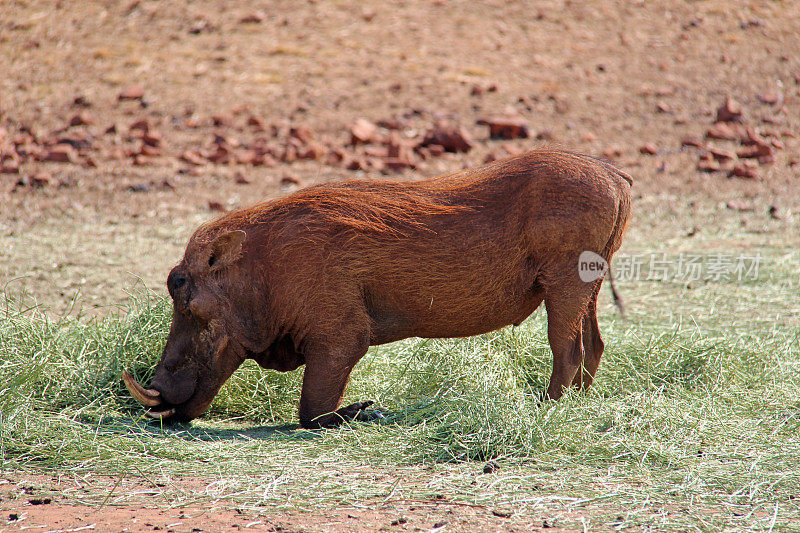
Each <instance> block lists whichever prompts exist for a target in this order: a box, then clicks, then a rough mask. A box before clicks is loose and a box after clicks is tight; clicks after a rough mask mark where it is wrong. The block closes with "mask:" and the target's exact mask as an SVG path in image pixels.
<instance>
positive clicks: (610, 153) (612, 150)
mask: <svg viewBox="0 0 800 533" xmlns="http://www.w3.org/2000/svg"><path fill="white" fill-rule="evenodd" d="M621 155H622V150H620V149H619V147H617V146H609V147H608V148H606V149H605V150H603V157H605V158H606V159H615V158H617V157H619V156H621Z"/></svg>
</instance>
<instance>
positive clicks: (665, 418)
mask: <svg viewBox="0 0 800 533" xmlns="http://www.w3.org/2000/svg"><path fill="white" fill-rule="evenodd" d="M754 238H755V237H754ZM632 242H633V244H634V246H633V252H630V251H628V253H635V252H636V251H637V249H638V250H645V249H647V248H645V247H644V246H641V245H640V244H641V242H643V241H639V240H638V238H637V236H636V235H635V234H634V236H633V238H632ZM662 242H667V245H666V247H665V248H666V249H670V247H669V242H668V241H666V240H665V241H662ZM710 242H711V241H709V243H710ZM737 242H740V244H741V239H739V240H738V241H737ZM709 243H705V244H704V245H703V246H701V248H703V249H704V253H705V251H708V253H711V252H713V249H711V248H713V247H710V244H709ZM637 246H638V248H637ZM742 246H743V247H744V249H749V248H748V246H747V243H746V242H745V243H744V244H742ZM672 250H674V248H672ZM762 251H763V255H764V258H763V262H762V270H761V271H760V273H759V276H758V279H756V280H750V281H747V282H736V281H699V282H694V283H682V282H679V281H669V282H656V281H647V280H643V279H640V280H635V281H630V282H626V283H621V284H620V285H621V287H620V288H621V289H622V290H623V292H624V294H625V295H626V297H627V301H628V318H627V319H625V320H623V319H620V318H619V317H618V315H617V314H616V313H615V311H614V310H613V308H612V307H611V305H610V303H608V301H607V300H608V298H607V296H608V295H607V294H605V292H604V293H603V301H602V302H601V304H602V305H601V307H602V309H601V315H602V319H601V330H602V331H603V334H604V338H605V340H606V343H607V350H606V354H605V356H604V360H603V364H602V365H601V368H600V372H599V375H598V378H599V379H598V381H597V382H596V383H595V386H594V387H593V388H592V389H591V390H590V391H588V392H587V393H570V394H568V395H567V396H565V397H564V398H563V399H562V401H560V402H558V403H540V402H538V401H537V399H536V398H537V396H538V394H539V392H540V391H541V390H542V389H544V387H545V386H546V383H547V379H548V377H549V365H550V359H551V355H550V350H549V347H548V345H547V342H546V333H545V315H544V311H543V310H540V311H538V312H537V313H536V314H535V315H534V316H533V317H532V318H531V319H529V320H528V321H527V322H526V323H525V324H523V325H522V326H521V327H519V328H506V329H503V330H500V331H498V332H494V333H492V334H488V335H483V336H479V337H474V338H469V339H460V340H418V339H417V340H408V341H404V342H400V343H395V344H392V345H388V346H385V347H378V348H373V349H372V350H370V352H369V354H368V355H367V356H366V357H365V358H364V360H362V361H361V363H359V365H358V367H357V369H356V371H355V372H354V375H353V378H352V380H351V383H350V386H349V388H348V395H347V398H346V401H347V400H350V401H355V400H357V399H375V400H377V402H378V403H379V404H380V405H381V406H383V407H384V408H386V409H388V410H389V411H390V415H389V416H388V418H387V419H386V420H385V421H384V422H383V423H380V424H362V423H356V424H352V425H349V426H345V427H342V428H341V429H338V430H329V431H319V432H312V431H306V430H303V429H300V428H298V426H297V424H296V416H297V415H296V406H297V401H298V397H299V388H300V378H301V373H300V372H292V373H286V374H280V373H275V372H270V371H263V370H261V369H259V368H258V367H256V366H255V365H253V364H246V365H245V366H244V367H243V368H241V369H240V370H239V371H237V373H236V374H234V376H233V378H232V379H231V380H230V381H229V382H228V383H227V384H226V386H225V387H224V388H223V390H222V391H221V393H220V395H219V396H218V397H217V399H216V400H215V402H214V404H213V406H212V408H211V410H210V411H209V412H208V413H207V414H206V415H205V416H204V417H203V418H201V419H200V420H198V421H196V422H194V423H193V424H192V425H183V426H181V425H178V426H164V427H161V426H159V425H158V424H156V423H153V422H148V421H146V420H145V419H144V418H143V416H142V410H141V407H140V406H138V405H137V404H136V403H135V402H134V401H133V400H132V399H131V398H130V397H129V395H128V394H127V392H126V391H125V390H124V387H123V386H122V383H121V379H120V375H121V371H122V369H124V368H128V369H131V370H132V371H133V373H134V374H135V375H136V376H137V377H138V378H139V379H140V380H141V381H144V382H146V381H147V380H148V379H149V377H150V372H151V371H152V368H153V366H154V365H155V363H156V361H157V360H158V358H159V356H160V351H161V348H162V346H163V343H164V340H165V337H166V332H167V330H168V327H169V322H170V312H171V311H170V307H169V305H168V302H166V301H165V300H164V299H162V298H161V297H159V296H154V295H152V294H148V293H145V292H141V293H140V294H139V295H138V296H136V297H133V298H132V299H131V301H130V302H129V304H128V306H127V307H126V308H122V309H120V310H118V311H117V312H114V313H110V314H109V315H108V316H106V317H103V318H92V319H87V318H81V317H75V316H71V315H68V316H66V317H64V318H59V319H53V318H52V317H50V316H49V315H47V314H46V313H42V312H40V311H39V310H37V309H25V308H20V304H19V303H15V300H12V299H10V298H7V299H6V303H5V308H4V309H3V311H2V313H1V314H0V353H2V358H0V417H2V420H0V460H2V470H4V471H18V472H20V471H22V472H33V473H37V472H38V473H53V474H60V475H71V476H76V475H85V474H87V473H92V474H106V475H109V476H113V477H121V476H125V477H134V478H139V479H143V480H160V482H161V483H162V484H163V483H166V488H164V489H163V490H161V492H160V494H161V496H160V497H163V498H164V501H163V505H170V506H180V505H187V504H188V503H190V502H193V501H197V500H198V499H201V500H203V501H210V502H213V504H214V505H218V506H231V507H233V506H236V507H238V508H240V509H244V510H247V511H250V512H253V513H257V512H258V511H259V510H263V509H264V508H265V506H266V507H267V508H269V509H271V510H275V509H278V510H290V511H291V510H304V509H312V508H315V509H319V508H326V507H334V506H341V505H350V504H354V505H373V506H377V507H380V506H381V505H391V504H392V502H399V501H432V500H436V499H443V500H445V501H456V502H463V503H465V504H470V505H482V506H487V507H489V508H497V507H502V508H504V509H505V508H507V509H512V510H514V512H515V513H516V514H517V515H518V516H530V517H542V516H545V517H550V521H551V523H552V521H553V520H556V524H557V525H562V526H565V527H569V526H574V527H583V526H584V524H587V525H588V526H591V527H592V528H595V529H596V528H599V527H610V528H618V529H623V528H627V527H631V528H637V529H641V528H643V527H644V528H651V529H658V530H697V531H718V530H763V531H769V530H774V531H798V530H800V330H799V329H798V323H799V321H798V315H797V307H796V295H797V289H798V286H797V284H798V282H797V277H796V274H795V273H796V272H797V271H798V270H799V269H800V254H798V253H797V251H796V249H793V248H787V247H780V246H778V245H775V246H765V247H762ZM490 460H491V461H494V462H495V463H496V464H497V465H498V466H499V469H497V470H496V471H494V472H492V473H488V474H485V473H484V470H483V467H484V464H485V463H486V462H487V461H490ZM179 478H185V479H191V480H195V481H194V482H195V483H196V484H197V490H196V491H191V490H188V489H186V485H185V484H180V483H173V482H172V481H174V480H176V479H179ZM74 497H75V498H76V501H79V502H83V503H91V504H93V505H101V504H102V505H106V504H122V503H131V502H134V503H135V502H138V501H144V500H142V498H145V497H146V496H142V495H138V496H137V495H135V494H134V495H125V494H122V493H120V494H115V495H112V494H111V492H108V491H95V492H90V493H88V494H79V495H75V496H74ZM137 498H139V499H138V500H137ZM148 501H149V502H150V503H152V499H151V500H148Z"/></svg>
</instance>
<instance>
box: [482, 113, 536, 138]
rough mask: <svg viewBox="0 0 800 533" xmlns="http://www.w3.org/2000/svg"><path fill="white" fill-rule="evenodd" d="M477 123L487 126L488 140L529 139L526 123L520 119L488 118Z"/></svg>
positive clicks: (510, 117)
mask: <svg viewBox="0 0 800 533" xmlns="http://www.w3.org/2000/svg"><path fill="white" fill-rule="evenodd" d="M477 123H478V124H480V125H482V126H489V138H491V139H527V138H528V137H529V127H528V121H526V120H525V119H524V118H522V117H514V116H504V117H488V118H482V119H480V120H478V122H477Z"/></svg>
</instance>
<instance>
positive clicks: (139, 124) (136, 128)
mask: <svg viewBox="0 0 800 533" xmlns="http://www.w3.org/2000/svg"><path fill="white" fill-rule="evenodd" d="M114 128H115V131H116V125H114ZM128 130H129V131H130V132H131V134H132V135H141V134H143V133H147V132H148V131H150V119H147V118H141V119H139V120H137V121H136V122H134V123H133V124H131V125H130V126H128Z"/></svg>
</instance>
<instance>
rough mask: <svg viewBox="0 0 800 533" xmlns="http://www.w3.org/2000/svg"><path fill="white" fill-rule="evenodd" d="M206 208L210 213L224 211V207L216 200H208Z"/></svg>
mask: <svg viewBox="0 0 800 533" xmlns="http://www.w3.org/2000/svg"><path fill="white" fill-rule="evenodd" d="M208 208H209V209H210V210H212V211H225V210H226V209H225V205H224V204H223V203H222V202H218V201H216V200H210V201H209V202H208Z"/></svg>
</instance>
